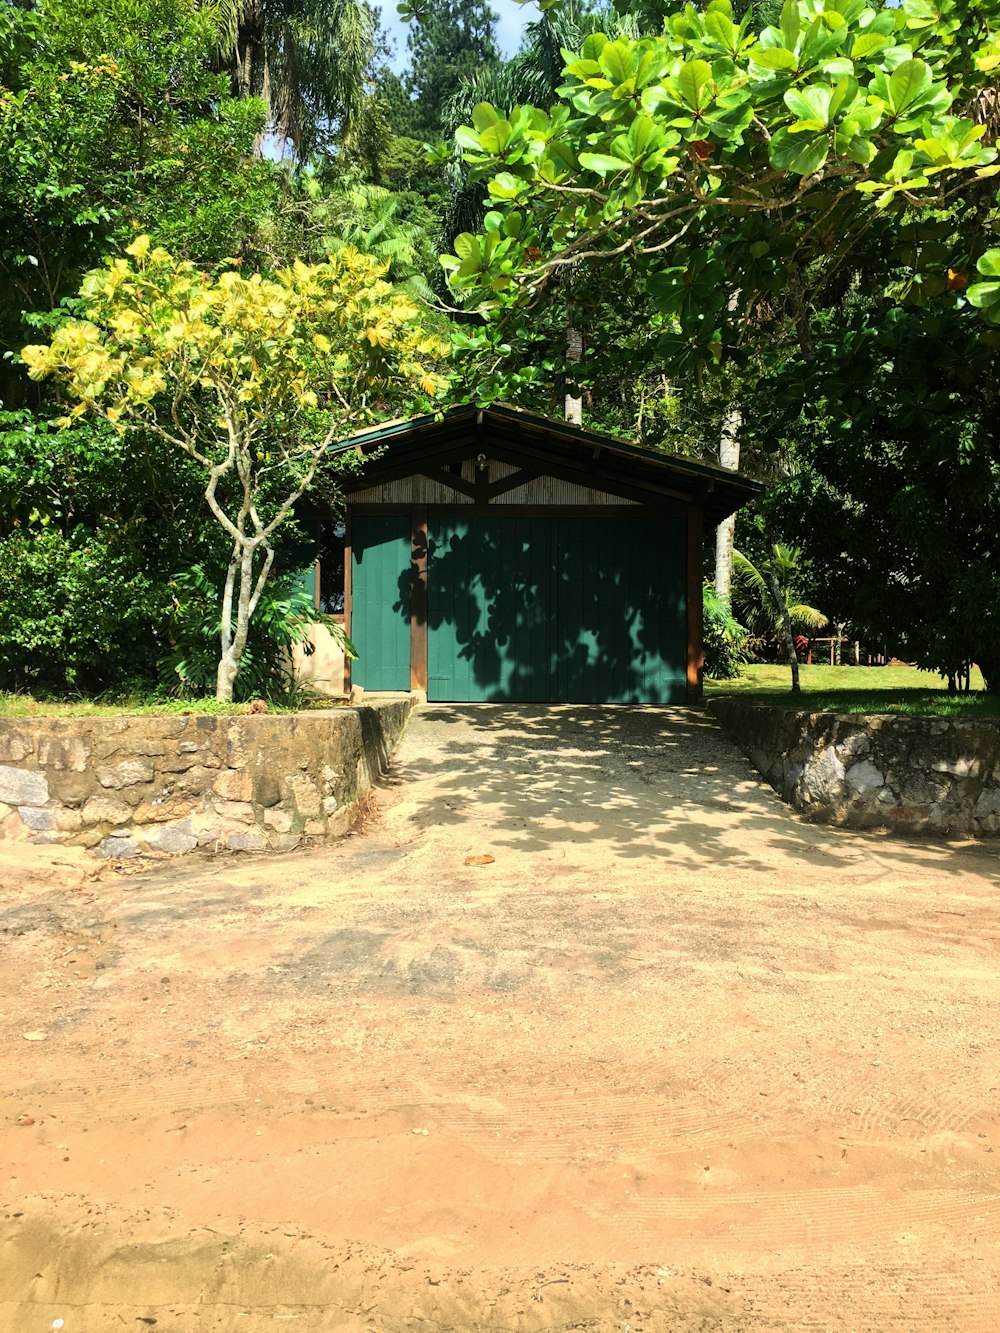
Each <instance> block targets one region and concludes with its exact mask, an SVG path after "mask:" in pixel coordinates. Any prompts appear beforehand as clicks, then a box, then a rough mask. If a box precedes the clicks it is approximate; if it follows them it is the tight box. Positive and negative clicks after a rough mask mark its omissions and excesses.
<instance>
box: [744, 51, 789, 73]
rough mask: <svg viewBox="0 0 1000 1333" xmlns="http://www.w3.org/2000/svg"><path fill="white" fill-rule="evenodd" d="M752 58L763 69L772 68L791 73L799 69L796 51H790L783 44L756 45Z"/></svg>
mask: <svg viewBox="0 0 1000 1333" xmlns="http://www.w3.org/2000/svg"><path fill="white" fill-rule="evenodd" d="M750 59H751V60H752V61H753V63H754V64H755V65H759V66H760V68H761V69H772V70H777V71H780V72H787V73H791V72H792V71H793V70H796V69H798V66H799V60H798V56H796V54H795V52H794V51H788V50H786V49H785V47H783V46H771V47H764V46H755V47H754V49H753V51H752V53H751V56H750Z"/></svg>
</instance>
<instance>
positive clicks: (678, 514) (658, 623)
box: [303, 404, 762, 704]
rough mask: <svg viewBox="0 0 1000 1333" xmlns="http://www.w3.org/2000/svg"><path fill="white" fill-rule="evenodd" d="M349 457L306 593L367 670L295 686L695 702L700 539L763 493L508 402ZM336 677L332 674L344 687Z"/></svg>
mask: <svg viewBox="0 0 1000 1333" xmlns="http://www.w3.org/2000/svg"><path fill="white" fill-rule="evenodd" d="M341 448H343V449H350V450H352V451H354V452H355V453H357V455H358V456H359V458H361V459H363V460H364V467H363V470H362V471H361V472H360V473H359V474H358V475H356V476H353V475H352V476H348V477H346V478H345V479H344V486H343V489H344V493H345V496H346V498H347V510H346V514H345V516H344V519H343V521H342V522H340V523H334V522H332V521H331V522H323V523H322V524H321V535H320V541H319V555H318V560H317V564H316V568H315V570H314V571H313V572H312V574H311V582H312V585H313V586H314V589H315V595H316V597H317V601H318V604H319V605H321V606H322V607H323V609H324V610H326V611H328V612H331V613H332V614H334V615H337V616H338V617H340V618H341V619H342V621H343V624H344V626H345V629H346V631H347V633H348V635H349V637H350V638H351V639H352V640H353V642H354V643H355V645H356V647H357V649H358V651H359V653H360V658H359V660H358V661H357V662H354V663H343V662H342V658H341V657H340V655H339V654H338V653H336V652H334V651H332V650H331V649H332V644H329V643H328V644H326V645H322V644H318V645H317V646H318V648H319V651H318V652H317V653H316V654H314V656H313V657H312V658H307V659H306V660H305V663H304V664H303V665H304V667H305V670H304V672H303V674H305V675H307V676H309V675H311V676H312V677H313V678H314V680H315V681H316V683H317V684H318V685H319V686H321V687H323V688H327V689H329V690H330V691H331V692H332V693H339V692H340V690H341V689H342V688H345V687H348V686H349V685H350V684H351V683H353V684H355V685H361V686H363V687H364V688H365V689H366V690H368V691H383V690H411V689H414V690H425V691H426V693H427V698H428V700H430V701H439V702H445V701H449V702H479V701H483V702H500V701H520V702H526V703H527V702H530V703H643V704H647V703H648V704H664V703H678V702H683V701H685V700H690V699H695V698H698V697H700V694H701V675H702V643H701V638H702V635H701V626H702V609H701V586H702V537H703V532H704V530H705V527H706V525H710V526H714V525H715V524H717V523H718V522H720V520H721V519H723V518H725V517H727V516H728V515H729V514H731V513H733V512H734V511H735V510H736V509H737V508H739V506H740V505H742V504H744V503H745V502H746V501H748V500H750V499H752V498H753V496H755V495H757V494H758V493H759V492H760V491H761V489H762V487H761V486H760V485H759V484H758V483H757V482H754V481H751V480H749V479H748V478H746V477H742V476H740V475H739V474H735V473H732V472H728V471H726V470H724V469H722V468H717V467H707V466H705V465H703V464H700V463H693V462H689V461H688V460H686V459H681V458H676V457H673V456H671V455H669V454H663V453H658V452H655V451H653V450H649V449H643V448H639V447H637V446H634V445H630V444H625V443H623V442H622V441H621V440H618V439H617V438H615V437H614V436H610V435H606V434H603V433H599V432H595V431H589V430H583V429H581V428H580V427H577V426H572V425H569V424H567V423H565V422H561V421H555V420H552V419H549V418H547V417H543V416H540V415H538V414H536V413H533V412H527V411H524V410H521V409H518V408H514V407H509V406H505V405H503V404H497V405H495V406H493V407H490V408H486V409H484V408H476V407H472V406H470V407H458V408H453V409H452V410H450V411H448V412H446V413H444V414H443V415H442V416H439V417H423V418H417V419H415V420H411V421H403V422H393V423H391V424H389V425H385V426H381V427H378V428H376V429H373V430H371V431H367V432H365V433H363V434H360V435H357V436H355V437H353V438H352V439H351V440H350V441H349V442H347V443H346V444H345V445H343V446H341ZM341 673H343V674H341Z"/></svg>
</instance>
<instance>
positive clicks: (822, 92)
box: [785, 84, 833, 130]
mask: <svg viewBox="0 0 1000 1333" xmlns="http://www.w3.org/2000/svg"><path fill="white" fill-rule="evenodd" d="M832 101H833V89H832V88H830V87H829V86H827V85H825V84H812V85H811V86H810V87H808V88H802V89H799V88H789V90H788V92H787V93H785V105H786V106H787V107H788V109H789V111H791V112H792V114H793V115H796V116H798V118H799V124H798V125H797V126H795V127H793V128H796V129H810V130H825V129H826V127H827V126H828V125H829V124H830V106H831V103H832Z"/></svg>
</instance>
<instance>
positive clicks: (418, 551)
mask: <svg viewBox="0 0 1000 1333" xmlns="http://www.w3.org/2000/svg"><path fill="white" fill-rule="evenodd" d="M410 689H411V690H426V689H427V509H426V507H423V506H421V507H419V508H417V509H414V511H413V528H412V530H411V536H410Z"/></svg>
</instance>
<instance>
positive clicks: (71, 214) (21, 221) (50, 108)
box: [0, 0, 286, 404]
mask: <svg viewBox="0 0 1000 1333" xmlns="http://www.w3.org/2000/svg"><path fill="white" fill-rule="evenodd" d="M215 40H216V38H215V32H214V29H213V28H212V25H211V23H210V22H209V21H208V19H207V18H206V16H205V15H204V14H199V13H197V12H196V11H194V10H193V9H192V8H191V7H190V5H188V4H186V3H184V0H107V2H106V3H102V4H100V5H93V4H91V3H89V2H88V0H40V2H39V4H38V5H37V7H35V6H33V7H32V8H26V9H12V8H10V7H9V6H5V7H0V354H2V353H5V352H13V351H14V350H15V349H16V348H19V347H20V346H21V344H22V343H23V342H24V341H25V328H24V324H25V322H27V320H26V317H27V319H37V318H39V317H47V316H48V314H49V312H51V311H53V310H54V309H56V308H57V307H58V306H59V304H60V302H61V301H62V300H63V299H64V298H66V297H68V296H70V295H72V294H73V293H74V292H76V290H77V289H78V287H79V285H80V281H81V279H82V277H83V274H84V273H85V272H87V270H89V269H91V268H93V267H94V265H95V264H97V263H99V262H100V261H101V259H102V257H103V256H104V254H106V253H107V251H108V249H109V247H115V246H123V245H127V244H128V243H129V241H130V240H132V239H133V238H134V236H135V234H136V229H137V224H138V225H140V226H143V227H144V228H146V229H148V230H150V231H151V232H152V233H153V235H154V236H155V238H156V240H157V241H158V242H160V243H162V244H163V245H164V246H166V247H167V248H169V249H170V250H171V251H172V252H173V253H179V254H181V255H182V256H186V257H197V258H198V259H200V260H201V261H202V262H207V263H210V264H211V263H216V262H218V260H220V259H222V258H223V257H225V256H227V255H236V254H238V255H241V256H243V257H244V259H245V260H246V261H247V262H248V263H253V264H258V263H260V262H261V261H262V259H264V257H265V256H266V255H267V253H268V252H269V251H270V250H271V249H272V248H273V249H274V250H276V251H277V252H278V253H280V252H281V250H282V249H283V248H284V242H285V240H286V237H285V236H284V235H283V234H282V227H283V225H284V219H283V216H282V208H283V206H282V182H281V179H280V173H279V171H278V169H277V168H276V167H275V165H274V164H273V163H269V162H260V161H253V160H252V159H251V150H252V146H253V142H254V139H255V137H256V135H257V134H258V132H259V131H260V129H261V128H262V126H263V123H264V108H263V106H262V105H261V104H259V103H256V102H237V101H234V100H233V99H232V98H231V97H229V96H228V92H227V83H226V80H225V78H224V77H221V76H220V75H218V74H217V73H215V72H214V71H213V69H212V57H213V52H214V49H215ZM3 364H4V379H5V380H7V381H8V382H7V383H5V384H3V385H2V387H0V396H2V397H3V398H4V400H5V401H6V402H7V403H8V404H9V403H11V402H18V401H19V400H20V398H21V395H22V390H23V382H22V376H21V375H19V374H16V373H14V374H11V373H10V363H9V362H5V363H3Z"/></svg>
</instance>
